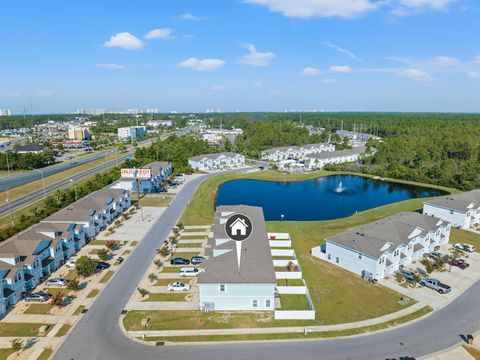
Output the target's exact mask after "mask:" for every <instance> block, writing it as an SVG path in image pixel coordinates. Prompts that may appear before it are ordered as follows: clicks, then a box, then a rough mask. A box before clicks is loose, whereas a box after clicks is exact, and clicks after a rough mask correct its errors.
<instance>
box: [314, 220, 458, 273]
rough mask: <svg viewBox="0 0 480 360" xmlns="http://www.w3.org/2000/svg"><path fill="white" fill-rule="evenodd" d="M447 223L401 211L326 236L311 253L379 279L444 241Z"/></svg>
mask: <svg viewBox="0 0 480 360" xmlns="http://www.w3.org/2000/svg"><path fill="white" fill-rule="evenodd" d="M449 238H450V224H449V223H448V222H446V221H443V220H441V219H439V218H436V217H432V216H426V215H422V214H419V213H415V212H402V213H399V214H397V215H393V216H390V217H387V218H384V219H381V220H378V221H375V222H372V223H369V224H367V225H364V226H360V227H357V228H353V229H351V230H349V231H346V232H343V233H341V234H338V235H335V236H331V237H329V238H327V239H326V244H325V245H323V246H318V247H315V248H313V249H312V255H314V256H316V257H319V258H321V259H324V260H326V261H328V262H330V263H332V264H334V265H337V266H340V267H341V268H344V269H346V270H349V271H351V272H353V273H355V274H357V275H360V276H362V277H363V278H366V279H377V280H379V279H382V278H384V277H385V276H387V275H389V274H393V273H394V272H395V271H397V270H398V269H399V268H400V267H401V266H405V265H408V264H410V263H412V262H413V261H416V260H419V259H421V258H422V257H423V255H424V254H425V253H428V252H431V251H433V250H434V249H435V248H436V247H437V246H440V245H443V244H447V243H448V241H449Z"/></svg>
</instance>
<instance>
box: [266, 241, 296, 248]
mask: <svg viewBox="0 0 480 360" xmlns="http://www.w3.org/2000/svg"><path fill="white" fill-rule="evenodd" d="M268 243H269V244H270V247H271V248H272V247H284V248H291V247H292V242H291V241H290V240H268Z"/></svg>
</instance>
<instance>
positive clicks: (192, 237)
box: [180, 233, 205, 240]
mask: <svg viewBox="0 0 480 360" xmlns="http://www.w3.org/2000/svg"><path fill="white" fill-rule="evenodd" d="M184 234H185V233H184ZM180 240H205V236H202V235H180Z"/></svg>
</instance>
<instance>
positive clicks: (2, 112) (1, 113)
mask: <svg viewBox="0 0 480 360" xmlns="http://www.w3.org/2000/svg"><path fill="white" fill-rule="evenodd" d="M10 115H12V113H11V111H10V110H9V109H0V116H10Z"/></svg>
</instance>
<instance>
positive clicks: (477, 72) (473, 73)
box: [467, 71, 480, 79]
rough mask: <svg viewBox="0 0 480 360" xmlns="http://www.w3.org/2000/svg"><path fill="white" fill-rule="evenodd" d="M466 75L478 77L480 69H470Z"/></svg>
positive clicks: (479, 76)
mask: <svg viewBox="0 0 480 360" xmlns="http://www.w3.org/2000/svg"><path fill="white" fill-rule="evenodd" d="M467 76H468V77H471V78H474V79H480V71H470V72H468V73H467Z"/></svg>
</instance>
